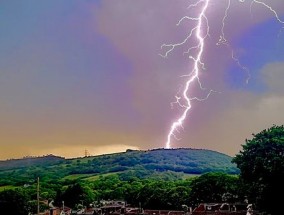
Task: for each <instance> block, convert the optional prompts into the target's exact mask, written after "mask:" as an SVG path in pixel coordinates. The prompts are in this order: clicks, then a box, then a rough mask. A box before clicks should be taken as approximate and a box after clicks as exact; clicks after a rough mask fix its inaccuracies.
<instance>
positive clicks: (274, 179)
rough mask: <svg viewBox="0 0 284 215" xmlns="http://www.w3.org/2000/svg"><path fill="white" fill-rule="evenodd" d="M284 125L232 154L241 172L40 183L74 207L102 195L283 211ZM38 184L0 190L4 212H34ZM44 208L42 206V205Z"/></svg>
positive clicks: (172, 205) (45, 195) (161, 205)
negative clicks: (245, 204) (242, 204)
mask: <svg viewBox="0 0 284 215" xmlns="http://www.w3.org/2000/svg"><path fill="white" fill-rule="evenodd" d="M283 156H284V127H283V126H276V125H274V126H272V127H270V128H268V129H265V130H263V131H261V132H260V133H258V134H253V138H252V139H251V140H246V141H245V143H244V144H243V145H242V150H241V151H240V152H239V153H238V154H237V155H236V156H235V157H234V158H233V160H232V162H233V163H235V164H236V165H237V167H238V168H239V170H240V174H228V173H224V172H208V173H204V174H201V175H199V176H195V177H190V178H187V179H180V178H175V179H168V180H165V179H161V178H154V177H152V178H137V177H135V176H133V177H126V178H121V177H120V176H119V174H111V175H107V176H99V177H97V178H96V179H94V180H93V181H90V180H84V179H81V178H79V179H73V180H64V181H63V180H62V181H60V180H55V181H53V182H52V181H48V182H44V181H43V182H42V183H41V185H40V196H41V199H42V200H43V199H47V200H49V201H51V200H54V204H55V205H57V206H60V205H61V204H62V201H64V202H65V204H66V205H67V206H69V207H71V208H78V207H82V204H83V205H84V206H87V205H90V204H99V203H100V201H101V200H125V201H126V202H127V203H128V204H131V205H132V206H134V207H138V206H142V207H143V208H145V209H146V208H147V209H171V210H182V209H183V207H182V205H187V206H191V207H195V206H197V205H198V204H199V203H202V202H232V203H233V202H244V201H248V202H249V203H252V204H253V205H255V207H256V208H257V209H258V210H260V211H262V212H265V213H269V214H271V215H276V214H280V213H281V212H282V205H281V201H282V198H281V195H282V194H283V191H284V184H283V179H284V157H283ZM279 196H280V198H279ZM35 199H36V184H33V185H31V186H27V187H21V188H16V189H9V190H4V191H2V192H0V211H5V210H7V209H9V214H11V215H13V214H17V215H21V214H27V213H28V212H33V211H34V212H35V210H36V207H35V202H34V200H35ZM42 207H44V205H42Z"/></svg>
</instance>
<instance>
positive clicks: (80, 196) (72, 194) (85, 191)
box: [55, 183, 96, 208]
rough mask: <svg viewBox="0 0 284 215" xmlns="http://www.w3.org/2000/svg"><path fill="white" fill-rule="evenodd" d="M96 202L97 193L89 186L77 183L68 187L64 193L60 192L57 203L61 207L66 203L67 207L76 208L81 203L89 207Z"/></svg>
mask: <svg viewBox="0 0 284 215" xmlns="http://www.w3.org/2000/svg"><path fill="white" fill-rule="evenodd" d="M94 200H96V196H95V193H94V192H93V191H92V190H91V189H90V188H89V187H88V186H87V185H81V184H79V183H75V184H72V185H70V186H68V187H67V189H66V190H65V191H64V192H63V193H60V192H59V193H58V194H57V197H56V200H55V202H56V203H57V205H60V203H62V201H64V203H65V205H66V206H68V207H71V208H74V207H75V206H76V205H78V204H81V203H83V204H84V205H89V204H90V203H92V202H93V201H94Z"/></svg>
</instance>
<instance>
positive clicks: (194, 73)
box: [161, 0, 284, 148]
mask: <svg viewBox="0 0 284 215" xmlns="http://www.w3.org/2000/svg"><path fill="white" fill-rule="evenodd" d="M231 1H232V0H228V5H227V7H226V9H225V14H224V16H223V19H222V28H221V35H220V38H219V41H218V42H217V44H216V45H225V46H227V47H228V48H229V49H230V51H231V58H232V60H233V61H235V62H236V64H237V65H238V66H239V67H240V68H241V69H242V70H244V71H246V72H247V74H248V77H247V79H246V83H248V81H249V79H250V71H249V69H248V68H247V67H245V66H243V65H242V64H241V62H240V61H239V59H238V58H237V57H236V56H235V54H234V51H233V49H232V48H231V47H230V44H229V42H228V41H227V39H226V36H225V33H224V29H225V23H226V19H227V18H228V12H229V9H230V7H231ZM238 1H239V2H241V3H243V2H245V1H246V0H238ZM209 2H210V0H197V2H196V3H193V4H191V5H189V7H188V9H189V8H195V7H199V6H200V5H201V11H200V12H199V15H198V16H197V17H190V16H184V17H182V18H181V19H180V20H179V21H178V23H177V25H180V24H181V23H182V22H183V21H185V20H189V21H192V22H196V25H195V26H194V27H193V28H192V29H191V30H190V32H189V34H188V35H187V37H186V38H185V39H184V40H183V41H181V42H180V43H174V44H163V45H162V46H161V48H162V49H166V51H165V53H164V54H163V55H161V56H162V57H165V58H166V57H167V56H168V55H169V54H170V53H171V52H172V51H173V50H174V49H175V48H177V47H178V46H182V45H185V44H186V43H187V42H188V41H189V40H190V39H192V38H193V36H195V39H196V40H197V41H198V42H197V44H196V45H194V46H191V47H190V48H189V49H188V51H187V52H185V53H184V54H190V53H191V51H196V52H197V53H196V55H195V56H193V55H189V56H188V57H189V59H190V60H193V68H192V70H191V71H190V73H189V74H187V75H183V76H182V77H187V78H188V79H187V81H186V83H185V86H184V87H183V90H182V96H178V95H176V96H175V98H176V101H175V102H173V103H171V105H173V104H178V105H179V106H180V107H181V108H183V109H184V110H183V112H182V114H181V116H180V117H179V118H178V119H177V120H175V121H174V122H173V123H172V125H171V127H170V131H169V133H168V135H167V141H166V146H165V147H166V148H170V147H171V140H172V138H175V139H177V140H179V139H178V138H177V137H176V134H175V133H176V132H177V133H179V129H180V128H182V129H183V123H184V120H185V119H186V117H187V115H188V112H189V111H190V109H191V107H192V104H191V101H192V100H198V101H203V100H206V99H207V98H208V97H209V96H210V95H211V93H212V92H214V91H213V90H210V91H209V93H208V94H207V96H206V97H205V98H202V99H200V98H197V97H192V98H191V97H189V95H188V94H189V88H190V86H191V85H192V84H193V83H194V82H198V84H199V86H200V88H201V89H204V88H203V87H202V85H201V82H200V79H199V73H200V70H201V69H204V63H203V62H202V55H203V53H204V48H205V39H206V37H208V36H209V24H208V19H207V17H206V11H207V8H208V6H209ZM254 3H255V4H260V5H262V6H264V7H266V8H267V9H269V10H270V11H271V12H272V13H273V14H274V16H275V18H276V19H277V21H278V22H279V23H281V24H284V21H282V20H281V19H280V17H279V16H278V14H277V12H276V11H275V10H274V9H273V8H272V7H271V6H269V5H268V4H266V3H264V2H262V1H259V0H251V6H250V8H252V5H253V4H254ZM204 28H205V29H206V30H205V32H206V33H204V32H202V30H203V29H204ZM178 94H179V93H178ZM182 101H184V103H182Z"/></svg>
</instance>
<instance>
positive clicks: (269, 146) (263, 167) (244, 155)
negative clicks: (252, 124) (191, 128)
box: [233, 125, 284, 214]
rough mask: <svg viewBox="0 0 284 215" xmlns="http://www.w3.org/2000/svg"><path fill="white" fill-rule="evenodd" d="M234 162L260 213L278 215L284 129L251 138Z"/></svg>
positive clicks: (283, 170) (283, 174)
mask: <svg viewBox="0 0 284 215" xmlns="http://www.w3.org/2000/svg"><path fill="white" fill-rule="evenodd" d="M242 148H243V149H242V151H240V152H239V154H237V155H236V156H235V157H234V158H233V162H234V163H236V164H237V167H238V168H239V169H240V171H241V173H240V177H241V179H242V180H243V181H244V183H245V184H246V185H247V188H248V191H247V192H248V198H249V201H251V203H255V204H256V205H257V206H258V207H259V209H260V210H262V211H266V212H268V213H271V214H279V212H280V211H282V210H283V209H282V208H281V207H282V204H281V203H282V202H281V200H282V198H281V196H282V195H283V193H284V183H283V181H284V127H283V125H282V126H276V125H273V126H272V127H270V128H268V129H265V130H263V131H261V132H260V133H258V134H256V135H255V134H253V138H252V139H251V140H246V143H245V144H244V145H242ZM278 196H280V198H279V197H278Z"/></svg>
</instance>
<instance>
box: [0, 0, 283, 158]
mask: <svg viewBox="0 0 284 215" xmlns="http://www.w3.org/2000/svg"><path fill="white" fill-rule="evenodd" d="M191 2H195V1H194V0H192V1H188V0H154V1H153V0H115V1H112V0H81V1H76V0H61V1H57V0H48V1H47V0H45V1H37V0H26V1H21V0H14V1H1V2H0V20H1V22H0V29H1V34H0V101H1V103H0V122H1V123H0V149H1V150H0V159H7V158H18V157H23V156H28V155H29V156H37V155H45V154H51V153H52V154H56V155H61V156H65V157H77V156H83V155H84V151H85V149H87V150H88V151H89V153H90V154H92V155H96V154H102V153H112V152H118V151H124V150H126V149H128V148H131V149H142V150H144V149H152V148H163V147H165V142H166V138H167V133H168V132H169V129H170V126H171V124H172V122H173V121H174V120H175V119H176V118H177V117H178V116H179V114H180V113H181V112H180V109H179V108H178V107H177V106H175V107H174V108H173V109H172V108H171V105H170V104H171V102H174V101H175V95H176V93H177V92H178V91H179V89H180V86H181V85H182V84H183V83H184V81H185V77H181V76H182V75H184V74H188V73H189V72H190V68H191V61H190V60H189V59H188V58H187V57H186V56H185V55H184V54H183V52H184V51H185V50H186V49H188V48H189V46H190V45H191V44H187V45H186V46H184V47H179V48H177V49H175V50H174V51H173V52H172V53H171V54H169V56H168V57H167V58H162V57H161V56H160V55H159V54H162V53H163V50H161V45H162V44H164V43H176V42H180V41H182V40H183V39H184V38H185V37H186V35H187V34H188V32H189V31H190V28H191V23H190V22H183V23H182V24H181V25H180V26H176V24H177V22H178V21H179V19H180V18H181V17H183V16H186V15H188V16H191V15H192V16H194V15H196V12H197V8H196V10H195V9H192V8H191V9H187V7H188V6H189V4H190V3H191ZM262 2H264V3H267V4H269V5H270V6H272V8H274V9H275V11H276V12H277V13H278V15H279V18H280V19H281V20H284V4H283V2H282V1H280V0H269V1H268V0H266V1H265V0H262ZM227 4H228V0H211V1H210V4H209V8H208V11H207V13H206V14H207V17H208V24H209V26H210V32H209V33H210V37H208V38H206V40H205V51H204V55H203V57H202V61H203V62H204V63H205V70H202V71H201V72H200V80H201V82H202V84H203V86H204V87H205V88H207V89H212V90H215V91H217V92H218V93H213V94H211V96H210V97H209V98H208V99H207V100H206V101H203V102H198V101H193V103H192V109H191V110H190V112H189V115H188V118H187V119H186V120H185V123H184V130H180V133H178V137H179V138H181V140H179V141H172V143H171V146H172V147H173V148H180V147H186V148H203V149H210V150H216V151H219V152H222V153H225V154H228V155H231V156H234V155H235V154H236V153H238V152H239V150H240V149H241V145H242V144H244V143H245V139H251V138H252V135H251V134H252V133H258V132H260V131H261V130H263V129H266V128H268V127H270V126H272V125H273V124H276V125H282V124H284V114H283V110H284V84H283V81H284V28H283V27H284V23H280V22H279V21H277V19H276V17H275V16H274V13H273V12H272V11H271V10H269V9H268V8H266V7H264V6H263V5H261V4H256V3H254V4H252V5H251V1H250V0H246V1H245V2H243V3H241V2H239V1H238V0H231V7H230V10H229V11H228V17H227V19H226V23H225V28H224V33H225V35H226V38H227V40H228V42H229V43H230V45H231V47H232V49H233V50H234V53H235V56H236V57H237V58H238V59H239V61H240V62H241V64H242V65H243V66H245V67H247V68H248V69H249V71H250V75H251V78H250V80H249V82H248V83H246V79H247V77H248V73H247V72H246V71H245V70H243V69H241V68H240V67H239V66H238V65H237V63H236V62H235V61H234V60H233V59H232V58H231V51H230V50H229V49H228V48H226V46H222V45H221V46H217V45H216V43H217V42H218V39H219V36H220V34H221V28H222V20H223V17H224V13H225V9H226V6H227ZM204 30H205V29H204ZM196 95H198V96H201V97H202V96H204V95H203V93H202V91H200V90H198V89H197V88H196V86H193V87H192V88H191V89H190V96H191V97H194V96H196Z"/></svg>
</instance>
